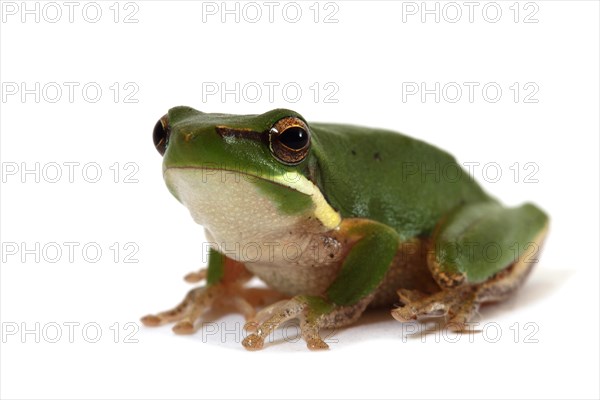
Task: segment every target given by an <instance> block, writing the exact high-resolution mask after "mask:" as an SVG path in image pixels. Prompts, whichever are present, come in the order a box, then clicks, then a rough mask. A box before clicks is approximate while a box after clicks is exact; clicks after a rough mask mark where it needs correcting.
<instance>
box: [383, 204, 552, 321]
mask: <svg viewBox="0 0 600 400" xmlns="http://www.w3.org/2000/svg"><path fill="white" fill-rule="evenodd" d="M547 222H548V220H547V217H546V215H545V214H544V213H543V212H542V211H540V210H539V209H537V208H536V207H535V206H532V205H530V204H526V205H524V206H521V207H518V208H514V209H508V208H504V207H502V206H500V205H498V204H497V203H480V204H475V205H469V206H465V207H462V208H461V209H459V210H456V211H455V212H453V213H452V214H450V215H449V216H448V217H447V218H446V219H445V220H444V221H442V222H441V223H440V225H439V226H438V227H437V228H436V231H435V232H434V235H433V241H432V246H433V247H434V248H432V249H430V251H429V253H428V257H427V264H428V266H429V269H430V271H431V273H432V275H433V277H434V278H435V280H436V281H437V283H438V285H439V286H440V288H441V291H439V292H437V293H434V294H432V295H423V294H422V293H419V292H416V291H412V290H406V289H400V290H399V291H398V296H399V297H400V302H401V303H402V304H403V306H401V307H398V308H396V309H394V310H392V315H393V317H394V318H396V319H397V320H399V321H407V320H411V319H416V318H417V317H419V316H422V315H431V314H436V313H437V314H445V315H447V317H448V319H447V327H448V328H450V329H452V330H457V331H460V330H464V329H465V328H466V326H467V323H468V322H469V321H470V320H471V319H472V317H473V316H474V315H475V314H476V313H477V311H478V309H479V306H480V305H481V304H483V303H487V302H494V301H501V300H504V299H505V298H506V297H508V296H509V295H510V294H511V293H512V292H513V291H514V290H515V289H517V288H518V287H519V286H520V285H521V284H522V283H523V282H524V280H525V278H526V277H527V275H528V274H529V272H530V271H531V269H532V268H533V265H535V263H536V261H537V259H536V256H537V254H538V253H539V249H540V246H541V244H542V242H543V239H544V237H545V234H546V230H547ZM491 248H493V249H495V251H496V253H494V254H493V256H492V255H490V249H491ZM467 250H468V251H467Z"/></svg>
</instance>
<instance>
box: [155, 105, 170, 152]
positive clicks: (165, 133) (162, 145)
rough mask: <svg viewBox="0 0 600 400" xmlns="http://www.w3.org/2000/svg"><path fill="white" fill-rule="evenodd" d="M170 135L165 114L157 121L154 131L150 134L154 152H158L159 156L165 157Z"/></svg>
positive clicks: (167, 118)
mask: <svg viewBox="0 0 600 400" xmlns="http://www.w3.org/2000/svg"><path fill="white" fill-rule="evenodd" d="M170 134H171V127H170V126H169V116H168V115H167V114H165V115H163V116H162V117H161V119H159V120H158V122H157V123H156V125H154V131H153V132H152V139H153V140H154V147H156V150H158V152H159V153H160V155H161V156H163V155H165V150H166V148H167V143H168V141H169V135H170Z"/></svg>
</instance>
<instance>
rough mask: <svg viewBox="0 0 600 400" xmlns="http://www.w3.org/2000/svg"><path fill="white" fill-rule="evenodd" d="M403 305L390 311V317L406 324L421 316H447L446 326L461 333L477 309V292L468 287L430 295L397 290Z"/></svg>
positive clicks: (445, 290)
mask: <svg viewBox="0 0 600 400" xmlns="http://www.w3.org/2000/svg"><path fill="white" fill-rule="evenodd" d="M398 297H399V298H400V302H401V303H402V304H403V305H402V306H400V307H397V308H395V309H394V310H392V316H393V317H394V318H395V319H396V320H398V321H400V322H406V321H410V320H414V319H417V318H418V317H421V316H432V315H435V316H438V315H447V317H448V320H447V323H446V326H447V327H448V329H451V330H454V331H462V330H464V329H465V328H466V325H467V323H468V322H469V321H470V320H471V318H472V317H473V315H474V314H475V313H476V312H477V310H478V308H479V302H478V301H477V291H476V290H475V288H473V287H470V286H465V287H458V288H453V289H444V290H441V291H439V292H437V293H434V294H432V295H425V294H423V293H419V292H417V291H411V290H406V289H400V290H398Z"/></svg>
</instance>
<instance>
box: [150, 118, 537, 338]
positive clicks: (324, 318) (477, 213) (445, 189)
mask: <svg viewBox="0 0 600 400" xmlns="http://www.w3.org/2000/svg"><path fill="white" fill-rule="evenodd" d="M283 120H285V121H286V123H285V124H281V123H279V124H278V121H283ZM290 121H291V122H290ZM294 121H295V122H294ZM296 122H297V123H298V126H303V127H307V128H308V130H309V131H310V136H311V142H310V147H309V148H308V151H307V152H306V156H305V157H304V156H302V157H304V158H302V157H300V158H302V161H300V162H299V163H297V164H294V165H290V164H289V163H285V162H282V159H281V158H279V155H278V154H277V151H276V150H274V149H278V148H281V145H280V143H277V145H276V146H274V142H273V141H274V140H276V136H277V134H278V132H277V131H275V133H273V132H274V131H273V129H274V127H280V126H284V127H285V126H288V125H289V124H292V125H293V124H295V123H296ZM159 124H160V125H159ZM159 124H157V128H156V129H155V132H154V136H155V143H156V144H157V148H159V151H161V152H164V161H163V173H164V177H165V181H166V183H167V186H168V187H169V190H170V191H171V193H172V194H173V195H174V196H175V197H176V198H177V199H178V200H179V201H180V202H181V203H183V204H184V205H185V206H186V207H187V208H188V209H189V210H190V213H191V215H192V217H193V218H194V220H195V221H196V222H197V223H199V224H201V225H203V226H204V227H205V229H206V233H207V237H208V239H209V241H210V242H211V245H212V246H213V248H214V250H212V252H211V258H210V260H209V266H208V273H207V274H205V273H204V272H200V273H196V274H192V275H190V276H192V277H193V279H191V280H192V281H199V280H200V279H203V278H205V277H206V276H208V286H207V287H206V288H202V287H201V288H198V289H194V290H192V291H191V292H190V294H188V296H186V299H184V301H183V302H182V304H180V305H179V306H178V307H175V308H174V309H172V310H168V311H165V312H163V313H160V314H158V315H151V316H147V317H145V318H144V319H143V321H144V323H146V324H147V325H158V324H162V323H165V322H173V321H179V323H178V324H177V325H176V326H175V328H176V329H175V331H176V332H178V333H190V332H193V326H194V323H195V322H196V320H197V319H198V318H199V317H200V316H201V314H202V312H203V311H204V310H206V309H207V308H210V307H213V306H215V305H216V304H218V303H219V302H225V303H231V304H233V305H234V306H235V307H237V308H238V309H239V310H240V311H241V312H242V313H243V314H244V315H245V316H246V318H247V319H248V322H249V327H253V328H255V331H256V332H255V333H253V334H252V335H250V336H248V337H247V338H246V340H245V341H244V345H245V346H246V348H248V349H259V348H262V346H263V344H264V340H265V338H266V336H267V335H268V334H269V333H270V332H271V331H272V330H273V329H275V328H276V327H277V326H279V325H280V324H281V323H283V322H284V321H286V320H288V319H291V318H299V319H300V322H301V326H302V328H303V336H304V339H305V340H306V342H307V345H308V347H309V348H311V349H322V348H326V347H327V345H326V343H324V342H323V340H322V339H321V338H320V336H319V333H318V331H319V328H323V327H338V326H343V325H347V324H349V323H352V322H354V321H355V320H356V319H358V318H359V317H360V315H361V314H362V312H363V311H364V310H365V308H366V307H368V306H369V305H372V306H376V305H377V306H380V305H392V304H394V303H396V304H398V303H400V304H401V306H400V307H398V308H395V309H394V310H393V311H392V315H393V316H394V317H395V318H396V319H398V320H401V321H405V320H408V319H412V318H417V317H418V316H420V315H424V314H429V313H432V312H436V311H443V312H445V313H446V314H447V315H448V317H449V318H448V321H449V323H451V324H454V325H455V328H456V329H463V328H464V327H465V324H466V323H467V322H468V321H469V319H470V318H471V317H472V315H473V314H474V313H475V312H476V311H477V309H478V307H479V305H480V304H481V303H483V302H486V301H495V300H499V299H502V298H504V297H505V296H506V295H507V294H508V293H510V292H511V291H512V290H514V289H515V288H516V287H518V286H519V284H520V283H521V282H522V281H523V279H524V278H525V276H527V273H528V272H529V270H530V269H531V266H532V265H533V264H534V263H535V261H536V258H535V255H536V254H537V253H538V251H539V247H540V245H541V243H542V241H543V238H544V234H545V231H546V228H547V222H548V219H547V216H546V215H545V214H544V213H543V212H542V211H541V210H539V209H538V208H537V207H535V206H533V205H531V204H526V205H524V206H521V207H517V208H514V209H509V208H505V207H503V206H501V205H500V204H499V203H498V202H497V201H496V200H494V199H492V198H490V197H489V196H488V195H487V194H485V193H484V192H483V190H482V189H481V188H480V187H479V186H478V185H477V184H476V182H474V181H473V180H472V179H471V178H470V177H469V176H468V174H467V173H466V172H465V171H464V170H462V168H461V167H460V166H459V165H458V164H457V163H456V161H455V160H454V158H453V157H452V156H450V155H449V154H448V153H446V152H444V151H442V150H440V149H438V148H436V147H434V146H431V145H429V144H427V143H424V142H422V141H419V140H416V139H413V138H410V137H408V136H404V135H402V134H399V133H396V132H390V131H386V130H380V129H372V128H364V127H356V126H349V125H336V124H320V123H311V124H308V123H307V122H306V121H305V120H304V119H303V117H302V116H300V115H299V114H298V113H296V112H294V111H291V110H284V109H277V110H273V111H269V112H267V113H265V114H261V115H245V116H238V115H226V114H205V113H201V112H199V111H196V110H194V109H191V108H189V107H176V108H173V109H171V110H170V111H169V113H168V114H167V115H166V116H165V117H163V119H161V122H159ZM284 129H285V128H284ZM157 138H158V139H161V141H158V140H157ZM298 154H299V153H298ZM296 158H299V157H296ZM248 248H255V249H256V250H257V251H256V254H254V255H253V256H249V255H248V252H247V249H248ZM290 248H293V249H294V251H295V253H294V256H293V257H292V256H290V254H289V249H290ZM490 248H492V249H493V250H495V251H496V252H497V253H498V256H497V257H496V256H494V257H493V258H491V257H490V256H489V250H490ZM232 249H234V250H232ZM252 275H256V276H258V277H259V278H260V279H262V280H263V281H264V282H265V283H266V284H267V285H268V286H269V287H271V288H273V289H274V290H275V291H276V292H277V293H281V294H282V295H284V296H286V297H291V299H288V300H281V299H280V301H279V302H277V303H275V304H273V305H269V306H267V307H266V308H264V309H263V310H261V311H259V312H258V314H254V310H255V309H256V307H257V306H259V305H261V304H268V301H266V300H264V299H263V300H262V303H261V301H259V300H257V298H259V297H261V296H257V294H256V292H251V293H250V292H248V290H247V289H245V288H244V283H245V282H246V281H247V280H248V279H249V277H250V276H252ZM396 292H397V294H396ZM265 296H267V297H269V296H270V297H271V299H273V298H275V297H277V296H274V295H273V292H265ZM265 296H262V297H265ZM182 321H183V322H182Z"/></svg>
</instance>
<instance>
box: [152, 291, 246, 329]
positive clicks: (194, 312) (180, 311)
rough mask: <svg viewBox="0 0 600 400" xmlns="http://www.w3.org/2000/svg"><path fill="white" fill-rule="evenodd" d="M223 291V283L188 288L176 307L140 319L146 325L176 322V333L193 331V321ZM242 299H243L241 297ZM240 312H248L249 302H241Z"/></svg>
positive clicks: (174, 327)
mask: <svg viewBox="0 0 600 400" xmlns="http://www.w3.org/2000/svg"><path fill="white" fill-rule="evenodd" d="M224 292H225V288H224V287H223V285H213V286H208V287H206V286H202V287H197V288H194V289H192V290H190V291H189V292H188V293H187V295H186V296H185V298H184V299H183V301H181V303H179V304H178V305H177V306H176V307H174V308H172V309H170V310H166V311H163V312H160V313H158V314H151V315H146V316H145V317H143V318H142V319H141V321H142V323H143V324H144V325H146V326H159V325H164V324H166V323H169V322H176V324H175V325H174V326H173V332H175V333H177V334H191V333H194V331H195V327H194V324H195V322H196V321H197V320H198V319H199V318H200V316H201V315H202V314H203V313H204V312H205V311H207V310H208V309H209V308H211V307H212V305H213V304H214V302H215V300H216V299H217V298H218V297H219V296H222V295H223V293H224ZM242 300H243V299H242ZM240 308H241V309H243V311H242V313H247V312H249V311H248V310H249V309H250V308H251V306H250V305H249V304H244V303H243V302H241V304H240Z"/></svg>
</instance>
